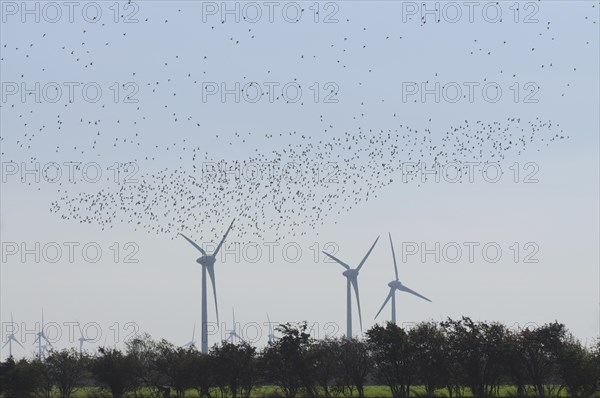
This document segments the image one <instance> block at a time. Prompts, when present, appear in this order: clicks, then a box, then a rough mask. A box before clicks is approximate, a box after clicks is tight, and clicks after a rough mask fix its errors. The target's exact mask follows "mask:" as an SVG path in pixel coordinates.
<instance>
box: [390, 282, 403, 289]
mask: <svg viewBox="0 0 600 398" xmlns="http://www.w3.org/2000/svg"><path fill="white" fill-rule="evenodd" d="M388 286H389V287H391V288H392V289H397V290H401V288H402V287H403V286H404V285H403V284H402V282H400V281H391V282H390V283H388Z"/></svg>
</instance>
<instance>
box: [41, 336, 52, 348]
mask: <svg viewBox="0 0 600 398" xmlns="http://www.w3.org/2000/svg"><path fill="white" fill-rule="evenodd" d="M42 338H43V339H44V340H46V343H48V345H49V346H50V347H52V343H51V342H50V340H48V338H47V337H46V336H45V335H44V336H42Z"/></svg>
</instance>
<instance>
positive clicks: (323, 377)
mask: <svg viewBox="0 0 600 398" xmlns="http://www.w3.org/2000/svg"><path fill="white" fill-rule="evenodd" d="M340 347H341V340H340V339H330V338H326V339H324V340H321V341H316V342H314V343H313V344H312V345H311V346H310V348H309V349H308V352H307V353H306V357H307V360H308V363H309V364H310V365H311V367H312V369H313V375H314V382H315V385H316V386H317V387H318V388H320V390H322V391H323V393H324V394H325V396H326V397H332V396H337V395H339V394H340V393H341V392H342V391H343V389H344V383H343V382H344V375H343V371H342V367H341V365H340V356H341V354H340V350H341V348H340Z"/></svg>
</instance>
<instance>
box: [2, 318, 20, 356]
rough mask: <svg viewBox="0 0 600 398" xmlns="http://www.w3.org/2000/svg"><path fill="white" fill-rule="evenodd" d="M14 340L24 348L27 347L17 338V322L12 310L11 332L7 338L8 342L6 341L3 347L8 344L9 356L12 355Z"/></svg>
mask: <svg viewBox="0 0 600 398" xmlns="http://www.w3.org/2000/svg"><path fill="white" fill-rule="evenodd" d="M13 341H14V342H15V343H17V344H18V345H20V346H21V348H22V349H25V347H23V344H21V343H20V342H19V340H17V338H16V337H15V322H14V321H13V314H12V312H11V313H10V334H9V335H8V336H7V338H6V343H4V345H3V346H2V348H4V347H6V346H7V345H8V357H9V358H11V357H12V343H13Z"/></svg>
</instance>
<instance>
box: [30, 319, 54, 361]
mask: <svg viewBox="0 0 600 398" xmlns="http://www.w3.org/2000/svg"><path fill="white" fill-rule="evenodd" d="M42 340H44V341H45V342H46V344H44V345H42ZM36 342H37V343H38V358H39V359H40V360H42V355H43V352H48V346H50V347H52V343H50V340H48V338H47V337H46V335H45V334H44V309H43V308H42V327H41V329H40V331H39V333H38V334H37V337H36V338H35V340H34V341H33V344H34V345H35V343H36Z"/></svg>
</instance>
